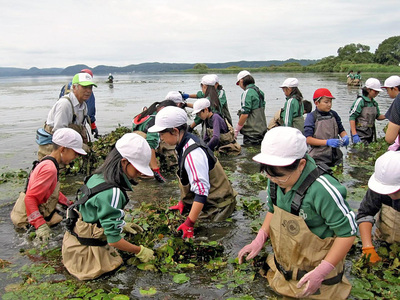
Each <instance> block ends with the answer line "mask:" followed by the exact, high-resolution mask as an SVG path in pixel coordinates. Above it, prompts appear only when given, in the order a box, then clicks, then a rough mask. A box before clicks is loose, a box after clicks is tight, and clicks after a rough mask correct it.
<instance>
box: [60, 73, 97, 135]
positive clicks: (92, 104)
mask: <svg viewBox="0 0 400 300" xmlns="http://www.w3.org/2000/svg"><path fill="white" fill-rule="evenodd" d="M79 73H88V74H90V76H92V77H93V72H92V71H91V70H89V69H82V70H81V71H80V72H79ZM71 88H72V81H71V82H69V83H67V84H66V85H64V86H63V87H62V88H61V91H60V95H59V96H58V99H60V98H61V97H63V96H65V95H67V94H69V93H70V92H71ZM86 105H87V109H88V112H87V114H88V116H89V118H90V129H91V131H92V134H93V137H94V138H95V139H97V138H98V137H99V129H98V128H97V126H96V98H95V97H94V93H93V92H92V95H91V96H90V98H89V99H88V100H86Z"/></svg>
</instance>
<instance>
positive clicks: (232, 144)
mask: <svg viewBox="0 0 400 300" xmlns="http://www.w3.org/2000/svg"><path fill="white" fill-rule="evenodd" d="M210 105H211V104H210V101H209V100H208V99H206V98H202V99H198V100H196V102H195V103H194V104H193V112H192V114H193V115H194V116H198V117H199V118H200V119H201V120H202V121H203V123H204V126H205V129H206V130H205V131H204V135H203V141H204V143H206V144H207V146H208V147H209V148H210V149H211V150H212V151H218V152H219V153H221V154H230V155H239V154H240V152H241V147H240V145H239V144H238V142H237V141H236V139H235V133H234V130H233V127H232V125H231V124H230V123H229V122H228V120H227V119H226V118H225V119H224V118H223V117H222V116H221V115H220V114H219V113H217V112H212V110H211V109H210Z"/></svg>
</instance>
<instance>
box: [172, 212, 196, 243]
mask: <svg viewBox="0 0 400 300" xmlns="http://www.w3.org/2000/svg"><path fill="white" fill-rule="evenodd" d="M193 226H194V222H192V220H190V218H189V217H187V219H186V221H185V222H184V223H183V224H181V226H179V227H178V229H177V230H176V231H180V230H182V231H183V235H182V237H183V238H189V239H190V238H192V237H193V231H194V230H193Z"/></svg>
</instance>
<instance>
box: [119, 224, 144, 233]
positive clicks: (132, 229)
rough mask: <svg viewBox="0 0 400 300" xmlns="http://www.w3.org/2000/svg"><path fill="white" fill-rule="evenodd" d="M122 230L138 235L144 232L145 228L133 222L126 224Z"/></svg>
mask: <svg viewBox="0 0 400 300" xmlns="http://www.w3.org/2000/svg"><path fill="white" fill-rule="evenodd" d="M122 229H123V230H124V232H127V233H131V234H137V233H138V232H143V228H142V227H140V226H139V225H138V224H136V223H133V222H126V224H125V226H124V227H122Z"/></svg>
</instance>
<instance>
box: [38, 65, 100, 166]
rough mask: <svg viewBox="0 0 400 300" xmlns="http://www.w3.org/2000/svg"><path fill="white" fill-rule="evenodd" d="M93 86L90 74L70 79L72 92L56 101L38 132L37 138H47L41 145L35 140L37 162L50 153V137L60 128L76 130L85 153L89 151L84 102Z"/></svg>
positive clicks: (80, 74) (78, 75)
mask: <svg viewBox="0 0 400 300" xmlns="http://www.w3.org/2000/svg"><path fill="white" fill-rule="evenodd" d="M93 86H95V87H97V85H96V84H94V83H93V78H92V76H90V74H88V73H78V74H76V75H75V76H74V78H73V79H72V92H70V93H69V94H68V95H65V96H63V97H61V98H60V99H58V101H57V102H56V103H55V104H54V105H53V107H52V108H51V110H50V112H49V114H48V115H47V120H46V123H45V124H44V128H43V129H39V130H38V133H37V136H38V137H40V136H42V137H44V135H47V136H48V137H49V139H48V140H47V141H44V142H43V143H42V142H40V139H38V138H37V143H38V144H39V151H38V158H39V160H40V159H41V158H43V157H44V156H46V155H48V154H49V153H50V152H51V149H52V145H51V135H53V134H54V132H56V131H57V130H58V129H60V128H68V127H69V128H72V129H74V130H76V131H77V132H78V133H79V134H80V135H81V136H82V139H83V143H84V146H83V147H84V149H85V150H86V151H88V150H89V147H88V146H87V142H88V141H89V136H88V132H87V130H86V127H85V125H86V121H87V119H88V116H87V106H86V101H87V100H88V99H89V98H90V96H91V95H92V89H93ZM46 143H47V144H46Z"/></svg>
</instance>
